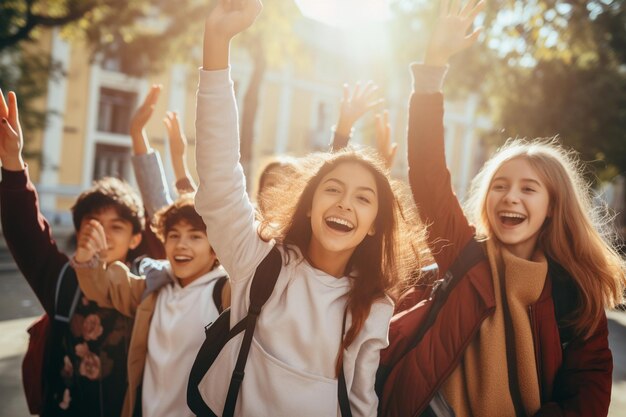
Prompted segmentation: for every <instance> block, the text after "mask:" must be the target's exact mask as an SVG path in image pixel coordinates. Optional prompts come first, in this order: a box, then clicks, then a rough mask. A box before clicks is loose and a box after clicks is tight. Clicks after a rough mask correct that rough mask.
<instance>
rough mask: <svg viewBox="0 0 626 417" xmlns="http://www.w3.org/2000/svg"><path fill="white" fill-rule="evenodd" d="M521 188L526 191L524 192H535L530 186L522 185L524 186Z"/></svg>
mask: <svg viewBox="0 0 626 417" xmlns="http://www.w3.org/2000/svg"><path fill="white" fill-rule="evenodd" d="M522 190H523V191H524V192H526V193H534V192H535V189H534V188H532V187H524V188H522Z"/></svg>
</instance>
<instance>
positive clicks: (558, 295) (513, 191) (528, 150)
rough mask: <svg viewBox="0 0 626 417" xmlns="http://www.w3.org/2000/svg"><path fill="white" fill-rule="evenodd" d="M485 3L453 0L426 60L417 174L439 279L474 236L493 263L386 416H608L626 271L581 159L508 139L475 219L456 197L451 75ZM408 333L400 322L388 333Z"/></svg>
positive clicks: (462, 295)
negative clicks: (448, 119) (608, 311)
mask: <svg viewBox="0 0 626 417" xmlns="http://www.w3.org/2000/svg"><path fill="white" fill-rule="evenodd" d="M477 3H478V1H477V0H469V1H468V2H467V3H466V4H465V6H462V2H459V1H456V2H455V1H451V2H449V1H445V0H444V1H442V10H441V15H440V16H439V21H438V23H437V24H436V25H435V31H434V33H433V35H432V38H431V40H430V43H429V47H428V49H427V53H426V59H425V65H416V66H414V68H413V75H414V82H415V85H414V94H413V96H412V97H411V102H410V110H409V112H410V114H409V130H408V153H409V180H410V183H411V189H412V192H413V195H414V199H415V202H416V204H417V205H418V208H419V213H420V216H421V217H422V220H423V221H424V222H425V223H427V224H429V225H430V227H429V234H428V239H429V245H430V247H431V250H432V253H433V256H434V257H435V260H436V262H437V264H438V265H439V268H440V271H442V272H445V271H446V270H447V269H448V268H449V267H450V266H451V265H452V264H453V263H454V262H455V261H456V259H458V257H459V256H460V253H461V250H462V249H463V248H464V247H465V246H466V244H467V243H468V241H469V240H471V239H475V238H478V239H482V240H483V241H485V248H486V253H487V256H488V260H485V261H482V262H480V263H478V264H477V265H475V266H474V267H473V268H472V269H470V270H469V271H468V272H467V273H466V274H465V276H463V277H462V279H461V280H460V281H459V284H458V285H457V286H456V287H455V288H454V289H453V290H452V291H450V294H449V297H448V298H447V301H446V302H445V305H444V306H443V308H442V309H441V310H440V312H439V315H438V317H437V320H436V321H435V323H434V324H433V326H432V328H431V329H430V330H429V331H428V333H427V334H426V335H425V336H424V338H423V339H422V341H421V342H420V343H419V344H418V345H417V346H416V348H415V349H413V350H411V352H410V354H408V355H406V356H405V357H403V358H402V359H400V360H399V361H398V363H396V364H395V366H394V369H393V373H392V375H391V376H390V378H389V380H388V381H387V383H386V385H385V390H384V394H383V399H382V407H381V409H382V413H381V415H383V416H408V415H411V416H414V415H415V416H417V415H420V414H421V413H423V412H425V411H426V410H427V409H428V410H427V412H428V413H429V414H428V415H430V416H432V415H435V416H440V417H441V416H450V415H456V416H481V417H485V416H498V417H504V416H535V417H547V416H554V417H560V416H564V417H573V416H586V417H601V416H606V415H607V413H608V407H609V403H610V399H611V374H612V365H613V364H612V355H611V352H610V350H609V346H608V329H607V320H606V315H605V312H604V308H610V307H613V306H614V305H615V304H617V303H618V302H619V301H620V300H621V299H622V292H623V289H624V283H625V278H626V277H625V275H626V274H625V265H624V261H623V260H622V259H620V257H619V256H618V255H617V253H616V251H615V249H614V248H613V247H612V246H611V245H610V244H609V243H607V241H605V240H604V239H603V238H602V236H601V234H600V233H599V232H598V229H597V227H598V224H597V223H596V222H594V219H592V218H590V217H589V214H588V213H590V212H592V210H591V209H590V198H589V194H590V193H589V190H588V188H586V187H584V186H583V185H582V184H584V182H582V181H581V175H580V172H579V171H578V170H577V169H576V168H577V167H578V165H576V161H575V160H574V159H572V157H571V153H568V152H566V151H565V150H564V149H563V148H561V147H560V146H559V145H557V144H556V143H555V142H554V141H546V140H543V141H532V142H526V141H519V140H518V141H511V142H509V143H508V144H507V146H505V147H504V148H502V149H501V150H500V151H499V152H498V153H496V154H495V155H494V156H493V157H492V158H491V159H490V160H489V161H487V163H486V164H485V166H484V168H483V170H482V171H481V172H480V173H479V175H478V176H477V177H476V179H475V180H474V183H473V187H472V191H471V193H470V202H472V203H473V204H470V205H469V209H468V217H469V220H468V218H467V217H466V215H465V213H464V211H463V209H462V207H461V205H460V204H459V201H458V200H457V198H456V196H455V195H454V192H453V190H452V185H451V179H450V172H449V171H448V169H447V167H446V158H445V149H444V129H443V95H442V94H441V81H442V80H443V75H444V73H445V67H446V65H447V62H448V59H449V57H450V56H452V55H453V54H455V53H456V52H458V51H460V50H463V49H465V48H467V47H469V46H470V45H471V44H472V43H473V42H474V40H475V39H476V38H477V36H478V33H479V31H478V30H477V31H474V32H472V33H471V34H470V35H467V33H468V29H469V28H470V26H471V24H472V22H473V20H474V18H475V17H476V14H477V13H478V12H479V11H480V9H481V6H482V3H480V4H477ZM470 221H472V222H473V225H471V224H470ZM520 278H523V279H520ZM400 330H402V331H405V332H406V330H407V329H395V328H394V322H393V321H392V324H391V326H390V339H393V337H394V335H395V336H397V335H399V334H400V333H399V331H400ZM391 343H393V341H392V342H391ZM390 381H391V382H393V383H395V385H393V386H392V384H391V382H390ZM394 386H395V388H394ZM429 403H430V407H429Z"/></svg>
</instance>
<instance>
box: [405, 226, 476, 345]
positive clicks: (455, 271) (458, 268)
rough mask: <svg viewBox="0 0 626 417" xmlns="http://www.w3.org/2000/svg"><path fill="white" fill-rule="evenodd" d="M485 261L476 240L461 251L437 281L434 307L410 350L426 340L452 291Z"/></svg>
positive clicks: (432, 293) (433, 292) (472, 240)
mask: <svg viewBox="0 0 626 417" xmlns="http://www.w3.org/2000/svg"><path fill="white" fill-rule="evenodd" d="M485 259H487V255H486V253H485V249H484V247H483V244H482V243H480V242H477V241H476V239H474V238H472V239H470V240H469V242H467V244H466V245H465V247H464V248H463V249H462V250H461V252H460V253H459V256H458V257H457V258H456V259H455V261H454V263H453V264H452V266H451V267H450V269H448V271H447V272H446V273H445V274H444V276H443V278H442V279H440V280H437V281H435V284H434V286H433V290H432V292H431V296H430V299H431V300H433V305H432V307H431V308H430V310H429V311H428V314H427V316H426V319H425V320H424V323H423V324H422V327H421V328H420V330H419V332H417V334H416V335H415V338H414V339H413V342H412V343H411V347H410V349H413V348H414V347H415V346H417V344H418V343H419V342H420V341H421V340H422V339H423V338H424V335H425V334H426V332H427V331H428V329H430V328H431V326H432V325H433V323H434V322H435V320H436V319H437V315H438V314H439V311H440V310H441V307H443V305H444V304H445V303H446V300H447V299H448V296H449V295H450V292H452V289H453V288H454V287H456V285H457V284H458V283H459V281H460V280H461V278H463V277H464V276H465V275H466V274H467V273H468V272H469V270H470V269H472V268H473V267H474V266H475V265H476V264H478V263H479V262H481V261H482V260H485ZM410 349H409V350H410Z"/></svg>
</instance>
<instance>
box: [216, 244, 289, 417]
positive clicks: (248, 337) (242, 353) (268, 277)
mask: <svg viewBox="0 0 626 417" xmlns="http://www.w3.org/2000/svg"><path fill="white" fill-rule="evenodd" d="M281 267H282V256H281V254H280V252H279V251H278V248H277V247H276V246H274V247H273V248H272V250H271V251H270V253H268V255H267V256H266V257H265V259H263V261H262V262H261V263H260V264H259V266H258V267H257V269H256V272H255V273H254V277H253V278H252V284H250V307H249V308H248V315H247V316H246V318H245V322H246V330H245V333H244V335H243V341H242V342H241V347H240V348H239V355H238V356H237V362H236V364H235V369H234V370H233V374H232V377H231V379H230V385H229V387H228V394H227V395H226V403H225V404H224V412H223V413H222V417H232V416H233V414H234V413H235V405H236V404H237V397H238V396H239V388H240V387H241V383H242V381H243V378H244V376H245V372H244V370H245V368H246V362H247V361H248V353H249V352H250V345H251V343H252V335H253V334H254V328H255V327H256V322H257V319H258V318H259V314H261V309H262V308H263V305H264V304H265V302H266V301H267V300H268V299H269V298H270V295H272V292H273V291H274V286H275V285H276V280H277V279H278V274H279V273H280V269H281Z"/></svg>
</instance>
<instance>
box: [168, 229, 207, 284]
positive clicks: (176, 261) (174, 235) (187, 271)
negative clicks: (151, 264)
mask: <svg viewBox="0 0 626 417" xmlns="http://www.w3.org/2000/svg"><path fill="white" fill-rule="evenodd" d="M165 254H166V256H167V260H168V261H169V262H170V265H171V266H172V272H173V273H174V276H175V277H176V278H178V279H179V280H180V282H181V285H182V286H185V285H187V284H189V283H191V282H193V281H194V280H196V279H197V278H200V277H201V276H202V275H204V274H206V273H208V272H209V271H211V270H212V269H213V267H214V265H215V261H216V256H215V252H213V248H211V245H210V244H209V240H208V239H207V236H206V232H205V231H204V230H199V229H197V228H195V227H194V226H192V225H191V224H190V223H188V222H186V221H179V222H177V223H175V224H174V225H173V226H172V227H171V228H170V229H169V230H168V231H167V233H166V235H165Z"/></svg>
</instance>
